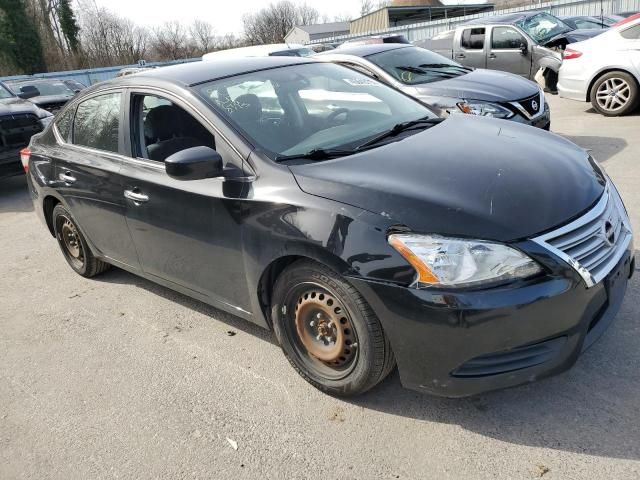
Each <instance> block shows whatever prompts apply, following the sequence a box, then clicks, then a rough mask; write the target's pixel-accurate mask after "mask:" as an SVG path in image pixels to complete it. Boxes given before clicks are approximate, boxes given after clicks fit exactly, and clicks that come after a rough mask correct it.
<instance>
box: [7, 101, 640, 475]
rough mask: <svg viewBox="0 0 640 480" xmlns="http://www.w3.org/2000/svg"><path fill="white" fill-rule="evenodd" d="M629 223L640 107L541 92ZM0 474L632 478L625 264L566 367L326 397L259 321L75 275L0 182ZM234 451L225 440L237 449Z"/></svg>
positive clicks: (639, 317)
mask: <svg viewBox="0 0 640 480" xmlns="http://www.w3.org/2000/svg"><path fill="white" fill-rule="evenodd" d="M550 103H551V107H552V112H553V116H552V118H553V126H552V128H553V130H554V131H556V132H558V133H560V134H562V135H564V136H567V137H568V138H570V139H572V140H573V141H575V142H577V143H578V144H580V145H582V146H585V147H588V148H592V149H593V154H594V156H595V157H596V158H598V160H599V161H601V162H602V163H603V164H604V165H605V167H606V169H607V171H608V172H609V173H610V175H611V176H612V177H613V178H614V179H615V180H616V182H617V183H618V185H619V188H620V190H621V192H622V194H623V197H624V198H625V201H626V203H627V207H628V208H629V210H630V213H631V216H632V217H633V218H632V222H633V224H634V226H635V229H636V231H638V227H639V226H640V190H639V189H638V185H639V184H640V165H638V162H640V155H639V152H640V135H638V132H639V131H640V116H639V115H636V116H632V117H627V118H603V117H601V116H599V115H597V114H595V113H593V112H591V111H589V109H588V107H589V106H588V105H587V104H580V103H576V102H571V101H568V100H562V99H559V98H557V97H552V98H551V99H550ZM0 244H1V245H2V249H1V250H0V268H1V272H2V275H1V277H0V299H1V306H2V308H1V309H0V328H1V329H2V330H1V331H2V333H1V334H0V478H2V479H3V480H8V479H13V478H29V479H34V478H47V479H65V480H67V479H75V478H92V479H94V478H158V477H162V478H220V479H231V478H233V479H239V478H296V479H303V478H320V477H322V478H325V479H351V478H354V479H356V478H357V479H369V478H391V479H394V478H401V479H409V478H415V479H424V478H438V479H448V478H473V479H474V480H475V479H484V478H509V479H520V478H522V479H528V478H539V477H544V478H545V479H560V478H562V479H569V478H575V479H584V478H593V479H599V478H615V479H618V480H621V479H626V478H629V479H637V478H639V477H640V461H639V459H640V415H639V410H638V405H639V403H638V402H639V399H640V348H638V338H640V275H636V276H635V277H634V279H633V281H632V283H631V285H630V289H629V291H628V293H627V297H626V299H625V302H624V305H623V307H622V310H621V312H620V314H619V316H618V318H617V320H616V322H615V323H614V324H613V326H612V327H611V328H610V329H609V330H608V332H607V333H606V334H605V335H604V336H603V337H602V339H601V340H600V341H599V342H597V343H596V344H595V345H594V346H593V347H592V348H591V349H590V350H589V351H587V352H586V353H585V354H584V355H583V356H582V357H581V358H580V360H579V361H578V363H577V365H576V366H575V367H574V368H573V369H572V370H570V371H569V372H567V373H565V374H562V375H560V376H557V377H554V378H551V379H548V380H544V381H540V382H537V383H535V384H531V385H527V386H524V387H519V388H514V389H510V390H506V391H500V392H494V393H490V394H485V395H482V396H478V397H475V398H471V399H462V400H447V399H439V398H433V397H429V396H426V395H421V394H417V393H414V392H410V391H407V390H404V389H402V388H401V386H400V382H399V379H398V375H397V373H394V374H392V375H391V377H390V378H389V379H387V381H385V382H384V383H383V384H382V385H380V386H379V387H377V388H376V389H374V390H373V391H371V392H369V393H368V394H366V395H365V396H363V397H360V398H358V399H355V400H351V401H341V400H337V399H334V398H331V397H328V396H326V395H322V394H321V393H319V392H318V391H316V390H314V389H313V388H312V387H311V386H309V385H308V384H307V383H305V382H304V381H303V380H302V379H301V378H299V377H298V376H297V375H296V374H295V373H294V371H293V369H292V368H291V367H290V366H289V364H288V363H287V362H286V360H285V359H284V357H283V356H282V354H281V352H280V350H279V348H278V347H277V346H276V345H275V344H274V340H273V338H272V336H271V334H270V333H269V332H266V331H263V330H261V329H259V328H257V327H253V326H252V325H251V324H248V323H246V322H244V321H242V320H240V319H237V318H235V317H233V316H231V315H229V314H227V313H224V312H221V311H219V310H216V309H214V308H211V307H209V306H207V305H204V304H202V303H199V302H196V301H194V300H191V299H189V298H187V297H185V296H182V295H180V294H177V293H174V292H172V291H170V290H167V289H165V288H163V287H160V286H157V285H154V284H152V283H150V282H148V281H146V280H142V279H140V278H137V277H135V276H133V275H130V274H128V273H125V272H123V271H119V270H112V271H110V272H109V273H107V274H105V275H103V276H101V277H98V278H96V279H94V280H86V279H84V278H81V277H80V276H78V275H76V274H74V273H73V272H72V271H71V269H70V268H69V267H68V266H67V265H66V263H65V261H64V259H63V258H62V255H60V253H59V252H58V248H57V245H56V243H55V242H54V240H53V239H52V238H51V237H50V236H49V234H48V232H47V231H46V229H45V227H44V226H43V225H41V224H40V222H39V220H38V219H37V217H36V215H35V214H34V213H33V212H32V205H31V201H30V199H29V198H28V195H27V192H26V189H25V182H24V179H23V178H14V179H11V180H9V181H3V182H2V183H1V184H0ZM236 447H237V449H236Z"/></svg>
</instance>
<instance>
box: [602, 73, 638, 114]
mask: <svg viewBox="0 0 640 480" xmlns="http://www.w3.org/2000/svg"><path fill="white" fill-rule="evenodd" d="M590 96H591V105H593V108H595V109H596V110H597V111H598V112H600V113H601V114H602V115H605V116H607V117H616V116H620V115H626V114H628V113H631V112H632V111H633V110H634V109H635V108H636V107H637V106H638V101H639V100H640V96H639V95H638V85H637V83H636V81H635V79H634V78H633V77H632V76H631V75H629V74H628V73H625V72H609V73H605V74H604V75H602V76H601V77H600V78H598V79H597V80H596V81H595V83H594V84H593V87H592V88H591V95H590Z"/></svg>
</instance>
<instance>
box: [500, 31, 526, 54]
mask: <svg viewBox="0 0 640 480" xmlns="http://www.w3.org/2000/svg"><path fill="white" fill-rule="evenodd" d="M526 45H527V41H526V40H525V38H524V37H523V36H522V34H521V33H520V32H518V31H517V30H516V29H515V28H511V27H495V28H494V29H493V32H492V33H491V48H493V49H494V50H501V49H510V50H511V49H517V48H520V47H522V46H526Z"/></svg>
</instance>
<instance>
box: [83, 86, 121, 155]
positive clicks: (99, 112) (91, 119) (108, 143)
mask: <svg viewBox="0 0 640 480" xmlns="http://www.w3.org/2000/svg"><path fill="white" fill-rule="evenodd" d="M121 98H122V94H121V93H108V94H105V95H99V96H97V97H92V98H90V99H88V100H85V101H84V102H82V103H80V104H79V105H78V108H77V110H76V115H75V117H74V119H73V143H74V145H82V146H84V147H91V148H96V149H98V150H104V151H106V152H115V153H118V137H119V133H120V111H121V106H120V104H121Z"/></svg>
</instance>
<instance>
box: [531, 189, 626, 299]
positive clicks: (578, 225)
mask: <svg viewBox="0 0 640 480" xmlns="http://www.w3.org/2000/svg"><path fill="white" fill-rule="evenodd" d="M533 240H534V241H535V242H537V243H538V244H540V245H542V246H544V247H546V248H547V249H549V250H551V251H552V252H553V253H555V254H556V255H558V256H559V257H560V258H562V259H563V260H565V261H566V262H567V263H569V265H571V266H572V267H573V268H574V269H575V270H576V271H577V272H578V273H579V274H580V276H582V278H583V279H584V280H585V282H586V284H587V286H588V287H591V286H593V285H595V284H596V283H598V282H600V281H601V280H602V279H603V278H604V277H606V276H607V275H608V274H609V272H610V271H611V270H612V269H613V268H614V267H615V266H616V265H617V263H618V261H619V260H620V258H621V257H622V255H623V254H624V252H625V251H626V249H627V247H628V245H629V243H630V242H631V226H630V223H629V218H628V217H627V214H626V211H625V209H624V205H623V204H622V199H621V198H620V196H619V195H618V192H617V191H616V190H615V187H613V185H611V184H609V185H607V187H606V189H605V192H604V193H603V195H602V197H601V198H600V200H599V201H598V203H597V204H596V206H595V207H593V208H592V209H591V210H590V211H589V212H587V213H586V214H585V215H583V216H582V217H580V218H578V219H577V220H575V221H573V222H571V223H569V224H568V225H565V226H564V227H562V228H559V229H557V230H554V231H553V232H550V233H547V234H545V235H541V236H540V237H537V238H535V239H533Z"/></svg>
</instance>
